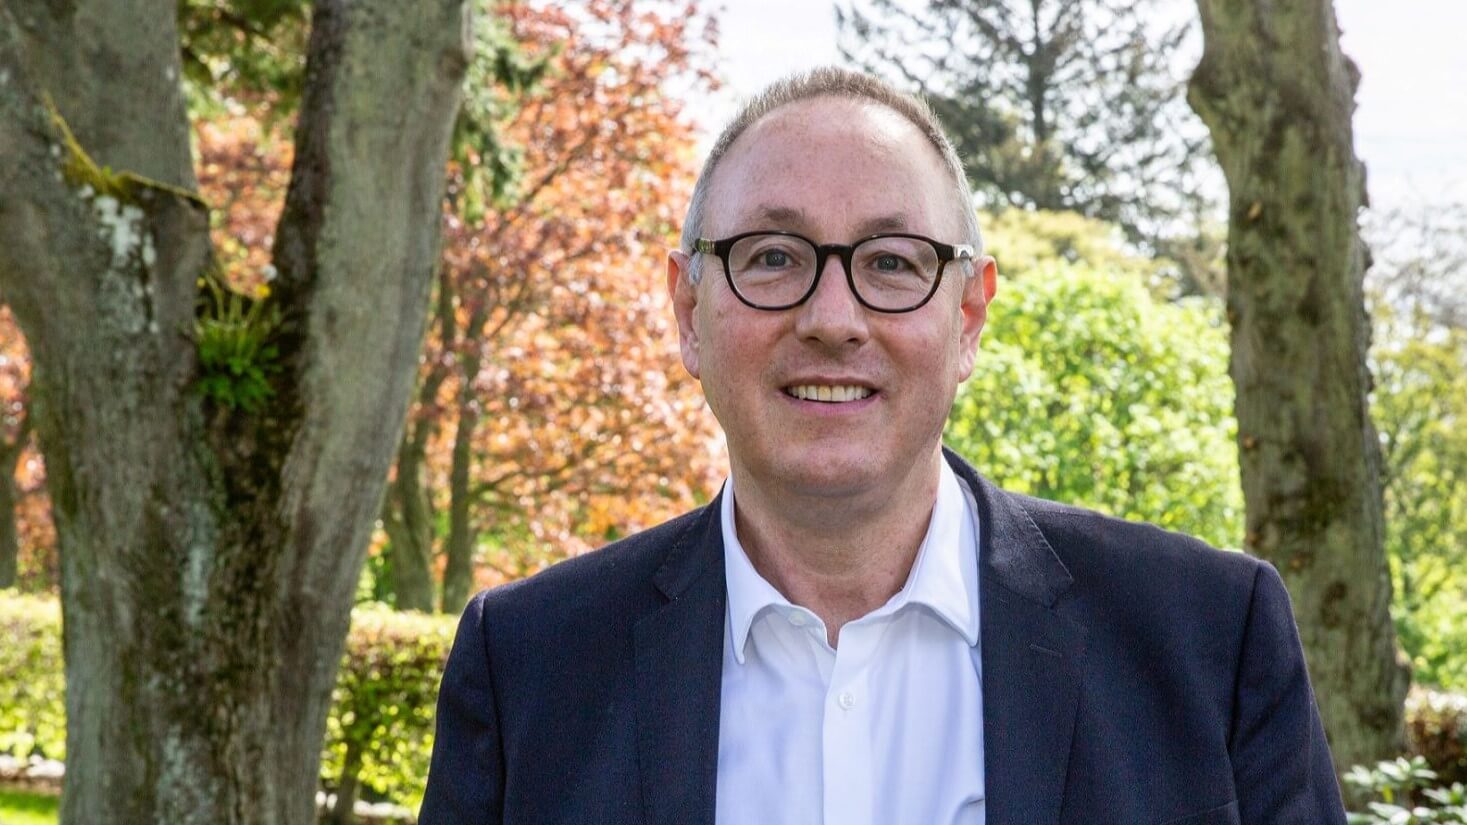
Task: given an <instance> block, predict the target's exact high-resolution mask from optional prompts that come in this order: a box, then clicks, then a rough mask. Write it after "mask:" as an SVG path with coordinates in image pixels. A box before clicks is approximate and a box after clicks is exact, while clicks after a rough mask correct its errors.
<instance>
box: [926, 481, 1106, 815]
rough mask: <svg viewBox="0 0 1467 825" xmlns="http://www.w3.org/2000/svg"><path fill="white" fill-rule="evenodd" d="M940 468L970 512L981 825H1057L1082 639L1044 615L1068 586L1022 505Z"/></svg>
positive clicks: (1078, 629)
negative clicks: (957, 483) (976, 533)
mask: <svg viewBox="0 0 1467 825" xmlns="http://www.w3.org/2000/svg"><path fill="white" fill-rule="evenodd" d="M947 455H948V460H949V462H950V463H951V464H952V465H953V468H954V470H955V471H956V472H957V473H958V475H959V477H961V478H963V479H964V480H966V481H967V482H968V484H969V486H970V488H971V489H972V491H973V493H974V497H975V499H976V501H977V504H978V514H979V521H980V525H979V529H980V531H981V536H980V539H979V554H978V558H979V574H978V579H979V588H978V589H979V616H980V619H979V624H980V630H979V635H980V648H981V653H980V655H981V657H982V662H981V673H982V680H983V754H984V757H983V763H984V784H985V791H984V794H985V797H986V798H985V802H984V804H985V807H986V813H987V820H988V821H989V822H991V823H994V825H1008V824H1009V823H1023V824H1024V825H1052V823H1056V822H1058V821H1059V813H1060V803H1061V801H1062V800H1063V797H1064V783H1065V770H1066V766H1067V764H1068V761H1069V752H1070V743H1071V739H1072V737H1073V734H1074V728H1075V709H1076V706H1077V705H1078V703H1079V696H1080V673H1081V664H1082V660H1083V657H1084V652H1085V629H1084V627H1082V626H1080V625H1078V624H1075V623H1074V622H1072V621H1070V620H1069V619H1067V618H1065V617H1063V616H1060V615H1059V614H1058V613H1056V612H1055V611H1054V610H1053V607H1054V605H1055V603H1056V601H1057V600H1058V599H1059V597H1060V595H1061V594H1062V593H1063V592H1064V591H1065V590H1066V589H1067V588H1068V587H1069V586H1070V584H1071V583H1072V581H1073V579H1072V578H1071V577H1070V574H1069V571H1068V570H1066V569H1065V566H1064V564H1063V563H1061V562H1060V559H1059V557H1058V556H1057V555H1056V554H1055V552H1054V548H1052V547H1051V546H1050V544H1049V541H1048V540H1047V539H1045V537H1044V535H1043V534H1042V533H1040V531H1039V528H1038V527H1037V526H1036V525H1035V524H1034V520H1033V519H1032V518H1030V517H1029V514H1028V513H1027V512H1025V510H1024V508H1023V506H1022V504H1020V502H1019V501H1018V500H1016V499H1015V498H1013V497H1011V496H1010V495H1009V494H1007V493H1004V492H1003V491H1001V490H999V489H998V488H996V487H994V486H993V485H992V484H990V483H988V482H987V481H986V480H984V479H982V478H980V477H979V476H978V474H977V473H976V472H975V471H974V470H973V468H972V467H970V466H968V464H967V463H965V462H964V461H963V460H962V459H961V458H958V457H957V455H956V454H954V453H951V452H948V453H947Z"/></svg>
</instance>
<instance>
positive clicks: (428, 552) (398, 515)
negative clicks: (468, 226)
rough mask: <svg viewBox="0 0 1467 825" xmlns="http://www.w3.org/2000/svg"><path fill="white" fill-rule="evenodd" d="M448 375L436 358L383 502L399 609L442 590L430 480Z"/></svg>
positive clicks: (448, 331)
mask: <svg viewBox="0 0 1467 825" xmlns="http://www.w3.org/2000/svg"><path fill="white" fill-rule="evenodd" d="M434 315H435V322H436V323H437V324H438V327H439V335H440V336H441V337H442V340H443V346H444V349H445V350H448V349H451V348H452V346H453V342H454V340H455V336H456V332H455V329H456V328H455V320H456V319H455V317H454V306H453V286H452V281H451V279H450V278H449V277H448V276H447V275H446V274H445V273H444V271H443V270H442V269H440V270H439V274H438V301H437V308H436V309H435V310H434ZM447 379H448V368H447V366H446V365H445V364H443V363H436V362H435V363H433V364H431V365H430V366H429V367H428V370H427V372H426V373H425V374H424V376H423V380H422V383H421V384H420V385H419V386H418V411H417V416H416V417H415V418H414V419H413V420H411V421H410V422H409V424H408V427H407V432H406V433H405V434H404V435H403V439H402V446H401V447H399V448H398V451H397V469H396V474H395V477H394V479H393V481H392V483H391V484H390V485H388V488H387V496H386V497H385V499H384V500H383V504H382V524H383V527H384V529H385V530H386V531H387V541H388V545H387V549H388V553H389V554H390V555H389V558H390V560H391V563H392V586H393V591H392V592H393V605H394V606H395V607H396V608H397V609H398V610H420V611H422V612H424V613H432V612H433V609H434V604H435V601H436V599H435V597H436V595H437V590H438V588H437V586H436V583H435V581H434V578H433V555H434V554H433V539H434V537H435V536H434V534H435V532H436V531H435V529H434V522H435V517H434V513H433V490H432V488H431V486H430V484H429V483H428V482H427V481H426V480H425V474H426V471H427V469H428V468H427V463H428V459H427V456H428V444H429V442H431V441H432V440H433V438H434V437H435V436H436V435H437V434H438V430H439V428H440V423H441V421H442V417H443V414H442V410H441V408H440V405H439V404H438V393H439V391H440V390H441V389H442V388H443V383H444V382H445V381H446V380H447Z"/></svg>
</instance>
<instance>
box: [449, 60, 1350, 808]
mask: <svg viewBox="0 0 1467 825" xmlns="http://www.w3.org/2000/svg"><path fill="white" fill-rule="evenodd" d="M996 281H997V270H996V266H995V264H994V261H993V259H992V258H989V257H986V256H984V255H983V254H982V241H981V238H980V237H979V233H978V227H977V224H976V219H975V212H974V210H973V204H972V198H971V195H970V194H969V191H968V186H967V183H966V182H965V180H964V178H963V174H962V166H961V164H960V163H959V161H958V158H957V156H956V155H955V153H954V152H953V149H952V146H951V144H950V143H949V142H948V140H947V138H946V137H945V136H944V135H943V134H942V131H941V129H940V128H939V127H938V125H937V123H936V121H935V120H934V119H933V117H932V115H931V113H930V112H929V111H928V110H927V109H926V107H925V106H924V105H923V104H921V103H920V102H919V101H917V100H915V99H913V98H911V97H909V96H906V95H904V94H902V93H900V92H897V91H895V90H893V89H892V88H890V87H888V86H886V85H885V84H883V83H881V82H879V81H877V80H875V79H872V78H870V77H867V76H865V75H860V74H856V73H852V72H847V71H844V70H839V69H824V70H818V71H816V72H813V73H810V74H808V75H801V76H797V77H793V78H790V79H787V80H785V81H782V82H780V83H777V84H775V85H774V86H772V87H770V88H769V89H768V90H766V91H765V92H764V93H763V94H761V95H760V96H759V97H757V98H755V99H754V100H753V101H751V102H750V103H749V104H748V105H747V106H746V107H745V109H744V110H743V111H742V112H741V113H740V114H739V115H738V116H737V117H736V118H735V119H734V121H733V122H732V123H731V124H730V125H729V126H728V127H727V128H726V129H725V130H724V132H723V134H722V136H721V137H720V138H719V140H718V142H717V143H716V144H715V146H714V148H713V150H712V152H711V154H710V156H709V158H708V161H707V162H706V164H705V166H704V168H703V172H702V174H701V176H700V177H699V180H698V183H697V186H696V188H695V190H694V194H693V199H692V204H691V206H690V208H689V210H688V217H687V220H686V222H685V225H684V232H683V243H682V247H681V248H680V249H678V250H674V251H673V252H671V253H670V254H669V258H668V272H667V283H668V289H669V291H670V293H671V295H672V302H673V305H674V308H675V312H676V316H677V322H678V328H679V333H680V344H681V353H682V360H683V363H684V365H685V366H686V367H687V369H688V371H689V372H690V373H692V374H693V375H694V376H695V377H697V378H698V379H699V380H700V381H701V383H702V385H703V390H704V393H705V395H706V396H707V399H708V404H709V407H710V408H711V409H712V410H713V412H714V414H715V415H716V416H717V418H718V420H719V423H720V424H721V425H722V427H723V429H724V431H725V433H726V435H727V439H728V451H729V458H730V473H729V478H728V481H727V483H726V484H725V485H724V487H723V490H722V492H721V493H720V494H719V496H718V497H717V498H716V499H715V500H714V501H713V502H712V503H711V504H710V505H709V506H707V507H705V508H702V509H699V510H697V511H694V512H692V513H689V514H687V515H685V516H682V517H680V518H678V519H676V520H674V521H671V522H668V523H667V524H664V525H661V526H659V527H656V528H654V529H652V530H649V531H647V532H646V533H642V534H639V535H637V536H634V537H632V538H630V539H627V540H625V541H622V542H619V543H617V544H614V545H611V546H609V547H607V548H604V549H603V550H600V551H597V552H595V553H591V554H588V555H586V556H582V557H580V558H577V559H574V560H571V561H569V562H566V563H563V564H560V565H557V566H556V567H553V568H551V569H550V570H547V571H546V572H544V573H542V574H540V575H539V576H536V577H534V578H532V579H529V580H526V581H523V582H519V583H516V584H514V585H510V586H506V587H502V588H499V589H496V590H493V591H488V592H486V593H482V594H480V595H479V596H477V597H476V598H475V599H474V600H473V602H472V603H471V604H470V605H469V607H468V609H467V610H466V611H465V614H464V618H463V620H462V623H461V624H460V628H459V633H458V638H457V639H456V641H455V643H454V648H453V653H452V655H451V656H450V659H449V664H448V667H447V670H446V672H445V674H444V678H443V686H442V690H441V693H440V697H439V705H438V713H439V717H438V734H437V739H436V741H435V745H434V754H433V763H432V768H431V773H430V778H429V783H428V789H427V793H426V797H425V801H424V804H423V809H422V814H421V817H420V822H421V823H424V825H443V824H446V823H475V824H477V823H648V824H649V825H674V823H677V825H686V824H688V823H696V824H697V825H715V823H717V825H744V824H745V823H748V824H749V825H753V824H754V823H758V825H768V824H769V823H790V824H791V825H794V824H795V823H802V824H803V823H811V824H812V825H813V824H814V823H825V824H826V825H877V824H878V823H880V825H889V824H890V823H912V825H938V824H939V823H940V824H941V825H958V824H959V823H963V824H967V823H985V822H986V823H992V824H993V825H1006V824H1007V823H1017V824H1018V825H1054V824H1056V823H1067V825H1081V824H1082V823H1084V824H1085V825H1090V824H1092V823H1126V825H1131V824H1132V823H1142V824H1143V825H1144V824H1145V823H1157V825H1161V824H1162V823H1166V824H1167V825H1214V824H1222V823H1260V824H1261V823H1300V824H1301V825H1302V824H1303V823H1310V825H1314V823H1342V822H1343V821H1344V815H1343V812H1342V810H1341V806H1340V800H1339V790H1338V787H1337V786H1336V783H1335V778H1334V773H1333V769H1332V767H1331V764H1330V757H1329V751H1328V747H1327V745H1326V743H1325V739H1324V733H1323V730H1322V728H1321V726H1320V723H1319V717H1318V713H1317V711H1316V709H1315V706H1314V700H1313V696H1312V693H1311V691H1310V687H1309V682H1308V677H1307V674H1306V672H1305V668H1304V661H1303V654H1302V651H1301V650H1300V646H1299V641H1298V635H1297V630H1296V628H1295V626H1294V622H1293V617H1292V613H1291V610H1290V608H1289V603H1288V597H1287V595H1286V593H1285V592H1284V589H1283V586H1282V584H1281V582H1280V580H1279V577H1278V575H1277V574H1276V573H1275V572H1274V571H1273V570H1272V568H1270V567H1268V566H1267V565H1265V564H1262V563H1260V562H1258V561H1256V560H1253V559H1250V558H1247V557H1245V556H1243V555H1241V554H1227V553H1221V552H1217V551H1214V550H1211V549H1210V548H1207V547H1205V546H1204V545H1202V544H1201V543H1199V542H1197V541H1195V540H1192V539H1188V538H1186V537H1183V536H1179V535H1176V534H1171V533H1165V532H1162V531H1160V530H1157V529H1155V528H1152V527H1148V526H1145V525H1137V524H1131V523H1126V522H1122V521H1118V520H1114V519H1110V518H1106V517H1102V516H1099V515H1097V514H1094V513H1090V512H1086V511H1082V510H1078V509H1074V508H1070V507H1065V506H1062V505H1057V504H1052V503H1048V502H1042V501H1038V500H1035V499H1030V498H1025V497H1022V496H1017V495H1013V494H1009V493H1006V492H1004V491H1002V490H999V489H997V488H995V487H993V486H992V485H991V484H989V483H988V482H987V481H985V480H984V479H983V478H982V477H981V476H979V475H978V474H977V473H976V472H975V471H974V470H973V468H971V467H969V466H968V465H967V464H966V463H964V462H963V461H962V460H961V459H960V458H958V457H957V456H956V455H953V454H951V453H947V452H945V451H944V450H943V447H942V443H941V435H942V429H943V422H944V420H945V418H946V416H947V413H948V409H949V407H950V406H951V404H952V401H953V397H954V395H955V393H956V391H957V386H958V384H959V382H961V381H962V380H964V379H965V378H967V376H968V375H969V374H970V373H971V372H972V370H973V369H974V364H975V360H976V358H977V353H978V345H979V336H980V334H981V332H982V330H983V325H984V323H985V321H986V319H987V314H988V305H989V301H990V300H992V299H993V297H994V293H995V289H996ZM1115 332H1116V334H1118V335H1119V334H1124V333H1125V331H1124V330H1116V331H1115Z"/></svg>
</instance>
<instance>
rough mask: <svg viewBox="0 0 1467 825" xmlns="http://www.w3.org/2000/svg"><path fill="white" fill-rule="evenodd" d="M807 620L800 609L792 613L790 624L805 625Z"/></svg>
mask: <svg viewBox="0 0 1467 825" xmlns="http://www.w3.org/2000/svg"><path fill="white" fill-rule="evenodd" d="M806 621H807V620H806V619H805V614H804V613H801V612H799V611H798V610H797V611H794V612H792V613H790V624H792V625H794V626H795V627H804V626H805V622H806Z"/></svg>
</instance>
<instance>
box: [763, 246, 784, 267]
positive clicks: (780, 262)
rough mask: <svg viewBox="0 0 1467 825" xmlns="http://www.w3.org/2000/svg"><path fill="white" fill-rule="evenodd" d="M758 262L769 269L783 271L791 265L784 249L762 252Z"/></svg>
mask: <svg viewBox="0 0 1467 825" xmlns="http://www.w3.org/2000/svg"><path fill="white" fill-rule="evenodd" d="M756 262H757V263H758V264H759V266H762V267H766V268H768V269H783V268H784V267H787V266H789V265H790V256H789V253H787V252H785V251H784V250H782V249H769V250H765V251H764V252H760V253H759V256H758V258H757V259H756Z"/></svg>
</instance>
